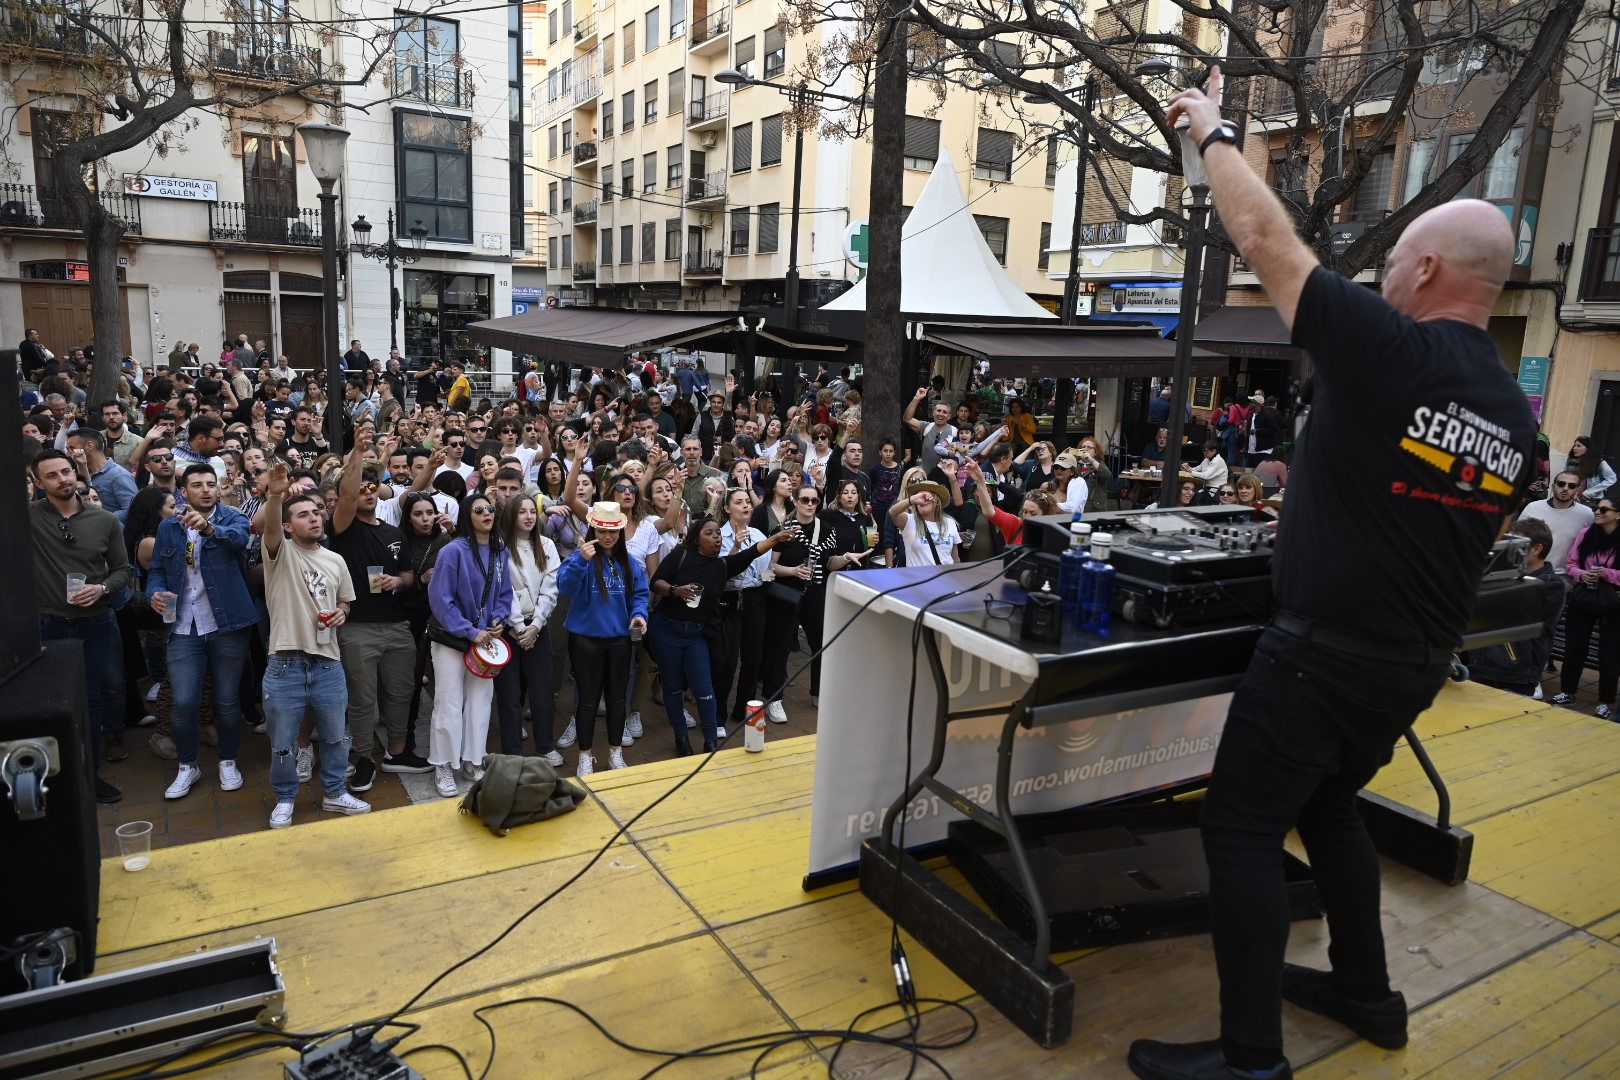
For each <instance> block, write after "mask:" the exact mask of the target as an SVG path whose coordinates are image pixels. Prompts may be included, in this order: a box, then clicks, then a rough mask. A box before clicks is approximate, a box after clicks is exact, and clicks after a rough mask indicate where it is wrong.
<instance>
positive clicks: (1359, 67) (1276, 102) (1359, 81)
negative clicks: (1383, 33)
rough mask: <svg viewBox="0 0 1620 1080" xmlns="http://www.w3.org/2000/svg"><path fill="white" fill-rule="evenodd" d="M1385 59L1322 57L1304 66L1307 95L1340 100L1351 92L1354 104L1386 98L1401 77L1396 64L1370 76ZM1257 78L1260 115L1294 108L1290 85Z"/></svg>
mask: <svg viewBox="0 0 1620 1080" xmlns="http://www.w3.org/2000/svg"><path fill="white" fill-rule="evenodd" d="M1388 60H1389V57H1388V56H1387V55H1385V54H1376V55H1369V54H1367V53H1349V54H1344V55H1340V56H1324V57H1322V58H1321V59H1320V60H1317V61H1316V62H1315V63H1314V64H1311V65H1309V66H1308V67H1307V68H1306V69H1305V70H1306V79H1305V84H1306V85H1305V89H1306V94H1307V98H1309V97H1312V96H1315V95H1318V94H1321V95H1326V96H1327V97H1328V98H1330V99H1332V100H1335V101H1342V100H1346V99H1349V98H1350V97H1351V96H1352V95H1354V100H1355V101H1356V102H1357V103H1363V102H1368V101H1377V100H1378V99H1379V98H1382V97H1388V96H1389V93H1390V91H1392V90H1393V89H1394V88H1395V86H1396V84H1398V83H1399V82H1400V80H1401V70H1400V67H1399V66H1393V67H1389V69H1388V70H1384V71H1379V72H1378V74H1377V75H1373V72H1374V71H1378V69H1379V68H1380V67H1385V66H1387V61H1388ZM1363 80H1366V81H1365V82H1363ZM1258 81H1259V82H1260V83H1261V86H1262V90H1261V93H1260V96H1259V100H1260V112H1261V114H1262V115H1265V116H1277V115H1280V114H1283V113H1292V112H1294V111H1295V105H1296V102H1295V101H1294V88H1293V87H1292V86H1290V85H1289V84H1287V83H1285V82H1281V81H1279V80H1277V79H1261V80H1258Z"/></svg>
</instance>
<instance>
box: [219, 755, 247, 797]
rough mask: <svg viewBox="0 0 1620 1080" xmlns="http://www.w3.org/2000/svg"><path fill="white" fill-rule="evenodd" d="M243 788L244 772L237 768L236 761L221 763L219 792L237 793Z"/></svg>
mask: <svg viewBox="0 0 1620 1080" xmlns="http://www.w3.org/2000/svg"><path fill="white" fill-rule="evenodd" d="M241 786H242V771H241V770H240V769H238V768H237V767H236V762H234V761H222V762H220V763H219V790H221V791H235V790H236V789H237V788H239V787H241Z"/></svg>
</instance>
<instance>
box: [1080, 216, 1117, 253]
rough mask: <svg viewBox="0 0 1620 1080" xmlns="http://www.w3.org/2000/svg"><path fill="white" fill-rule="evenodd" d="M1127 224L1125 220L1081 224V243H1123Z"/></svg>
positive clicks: (1089, 244) (1088, 245) (1087, 244)
mask: <svg viewBox="0 0 1620 1080" xmlns="http://www.w3.org/2000/svg"><path fill="white" fill-rule="evenodd" d="M1126 228H1127V226H1126V224H1125V223H1124V222H1123V221H1094V222H1091V223H1089V224H1085V225H1082V226H1080V244H1081V246H1083V247H1090V246H1091V245H1093V244H1123V243H1124V242H1125V230H1126Z"/></svg>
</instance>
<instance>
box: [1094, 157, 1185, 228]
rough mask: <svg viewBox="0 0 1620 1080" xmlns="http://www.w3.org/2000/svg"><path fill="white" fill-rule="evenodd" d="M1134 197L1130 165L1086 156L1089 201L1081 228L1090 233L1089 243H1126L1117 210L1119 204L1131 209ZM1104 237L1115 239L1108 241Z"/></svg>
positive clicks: (1105, 158)
mask: <svg viewBox="0 0 1620 1080" xmlns="http://www.w3.org/2000/svg"><path fill="white" fill-rule="evenodd" d="M1177 179H1180V178H1179V177H1178V178H1177ZM1110 195H1112V196H1113V200H1114V201H1113V202H1109V196H1110ZM1130 197H1131V167H1130V166H1129V165H1126V164H1125V163H1124V162H1122V161H1119V160H1117V159H1115V158H1111V157H1107V156H1105V155H1102V154H1088V155H1086V199H1085V204H1084V206H1083V207H1082V213H1081V215H1080V224H1081V225H1082V226H1083V227H1084V228H1085V229H1086V230H1087V238H1086V239H1085V243H1088V244H1098V243H1105V242H1111V243H1118V242H1119V240H1120V239H1123V237H1124V232H1123V229H1124V226H1123V225H1119V224H1118V223H1119V213H1118V211H1116V210H1115V209H1114V206H1115V204H1117V205H1119V206H1121V207H1123V208H1125V209H1130V205H1131V198H1130ZM1093 225H1099V226H1101V225H1106V226H1110V228H1106V229H1096V230H1092V229H1091V226H1093ZM1116 226H1117V227H1116ZM1104 237H1113V239H1110V240H1104V239H1103V238H1104Z"/></svg>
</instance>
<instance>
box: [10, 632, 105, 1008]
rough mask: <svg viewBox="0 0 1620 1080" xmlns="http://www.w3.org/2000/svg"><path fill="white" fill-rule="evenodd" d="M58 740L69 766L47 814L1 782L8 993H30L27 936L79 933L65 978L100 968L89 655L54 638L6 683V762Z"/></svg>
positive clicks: (51, 788)
mask: <svg viewBox="0 0 1620 1080" xmlns="http://www.w3.org/2000/svg"><path fill="white" fill-rule="evenodd" d="M42 739H52V740H55V743H56V748H57V754H58V760H59V762H60V767H59V769H58V770H57V772H56V774H55V775H54V776H50V777H48V778H47V779H46V780H45V791H44V795H43V798H42V800H41V801H42V802H43V809H44V813H43V814H41V815H39V816H37V817H33V818H32V819H29V820H24V818H23V816H22V815H21V814H19V811H18V808H17V806H16V804H15V802H14V801H13V799H12V798H11V797H9V796H8V795H7V794H6V787H5V785H4V784H0V852H4V853H5V862H6V873H5V877H4V880H3V882H0V955H4V956H5V962H4V964H0V994H10V993H15V992H17V991H19V990H22V989H24V984H23V981H22V979H21V977H20V976H19V974H18V971H17V965H16V958H15V956H14V955H13V952H14V945H15V943H16V941H17V939H18V938H23V937H30V936H32V935H35V934H38V933H40V932H42V931H50V930H55V929H57V928H58V927H67V928H68V929H70V930H72V931H73V932H74V933H75V934H76V935H77V941H76V942H75V943H74V945H75V947H74V949H73V952H74V957H73V959H72V960H71V962H70V963H69V964H68V966H67V969H66V972H65V976H66V978H68V979H81V978H83V977H85V976H86V975H89V974H90V973H91V972H92V971H93V970H94V969H95V964H96V915H97V910H98V907H99V904H100V900H101V848H100V840H99V833H98V830H97V827H96V798H95V769H94V766H93V763H92V762H91V760H90V757H91V753H92V750H91V743H90V730H89V724H88V720H87V717H86V711H85V671H84V653H83V649H82V647H81V646H80V644H79V643H78V642H77V641H47V642H46V643H45V646H44V649H43V651H42V652H41V653H40V655H39V656H38V657H37V658H36V659H35V660H33V661H32V662H29V663H26V664H24V665H23V666H22V667H21V668H20V669H19V670H18V671H17V672H16V673H15V674H13V675H12V676H11V677H10V678H9V679H8V680H6V681H5V682H4V683H3V684H0V758H3V757H4V749H3V748H4V746H5V745H6V744H15V743H17V742H20V741H24V740H42Z"/></svg>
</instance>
